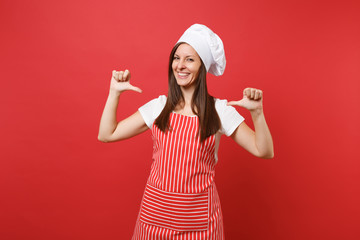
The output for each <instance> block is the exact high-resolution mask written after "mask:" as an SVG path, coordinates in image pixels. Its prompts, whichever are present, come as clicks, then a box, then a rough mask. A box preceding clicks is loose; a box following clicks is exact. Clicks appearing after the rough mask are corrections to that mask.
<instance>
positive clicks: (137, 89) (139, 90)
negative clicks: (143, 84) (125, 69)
mask: <svg viewBox="0 0 360 240" xmlns="http://www.w3.org/2000/svg"><path fill="white" fill-rule="evenodd" d="M129 90H131V91H135V92H138V93H142V90H141V89H140V88H138V87H135V86H133V85H131V86H130V88H129Z"/></svg>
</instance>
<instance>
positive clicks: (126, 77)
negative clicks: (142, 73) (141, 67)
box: [123, 69, 130, 81]
mask: <svg viewBox="0 0 360 240" xmlns="http://www.w3.org/2000/svg"><path fill="white" fill-rule="evenodd" d="M129 80H130V71H129V70H127V69H126V70H125V72H124V75H123V81H129Z"/></svg>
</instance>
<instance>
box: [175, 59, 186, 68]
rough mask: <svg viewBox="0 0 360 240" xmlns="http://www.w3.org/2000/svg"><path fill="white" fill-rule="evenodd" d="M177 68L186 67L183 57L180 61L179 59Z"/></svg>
mask: <svg viewBox="0 0 360 240" xmlns="http://www.w3.org/2000/svg"><path fill="white" fill-rule="evenodd" d="M176 67H177V69H184V68H186V66H185V61H184V60H183V59H180V60H179V61H178V64H177V66H176Z"/></svg>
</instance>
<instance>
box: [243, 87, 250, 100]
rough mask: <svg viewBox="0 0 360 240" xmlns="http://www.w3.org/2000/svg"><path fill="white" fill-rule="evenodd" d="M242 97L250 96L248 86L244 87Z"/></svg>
mask: <svg viewBox="0 0 360 240" xmlns="http://www.w3.org/2000/svg"><path fill="white" fill-rule="evenodd" d="M243 95H244V97H247V98H249V97H250V88H245V89H244V92H243Z"/></svg>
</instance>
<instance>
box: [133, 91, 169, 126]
mask: <svg viewBox="0 0 360 240" xmlns="http://www.w3.org/2000/svg"><path fill="white" fill-rule="evenodd" d="M165 103H166V96H165V95H161V96H159V97H158V98H155V99H153V100H151V101H150V102H147V103H145V104H144V105H143V106H141V107H140V108H139V112H140V114H141V116H142V117H143V119H144V121H145V123H146V125H147V126H148V127H149V128H151V127H152V125H153V123H154V121H155V119H156V118H157V117H158V116H159V115H160V113H161V111H162V110H163V108H164V106H165Z"/></svg>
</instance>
